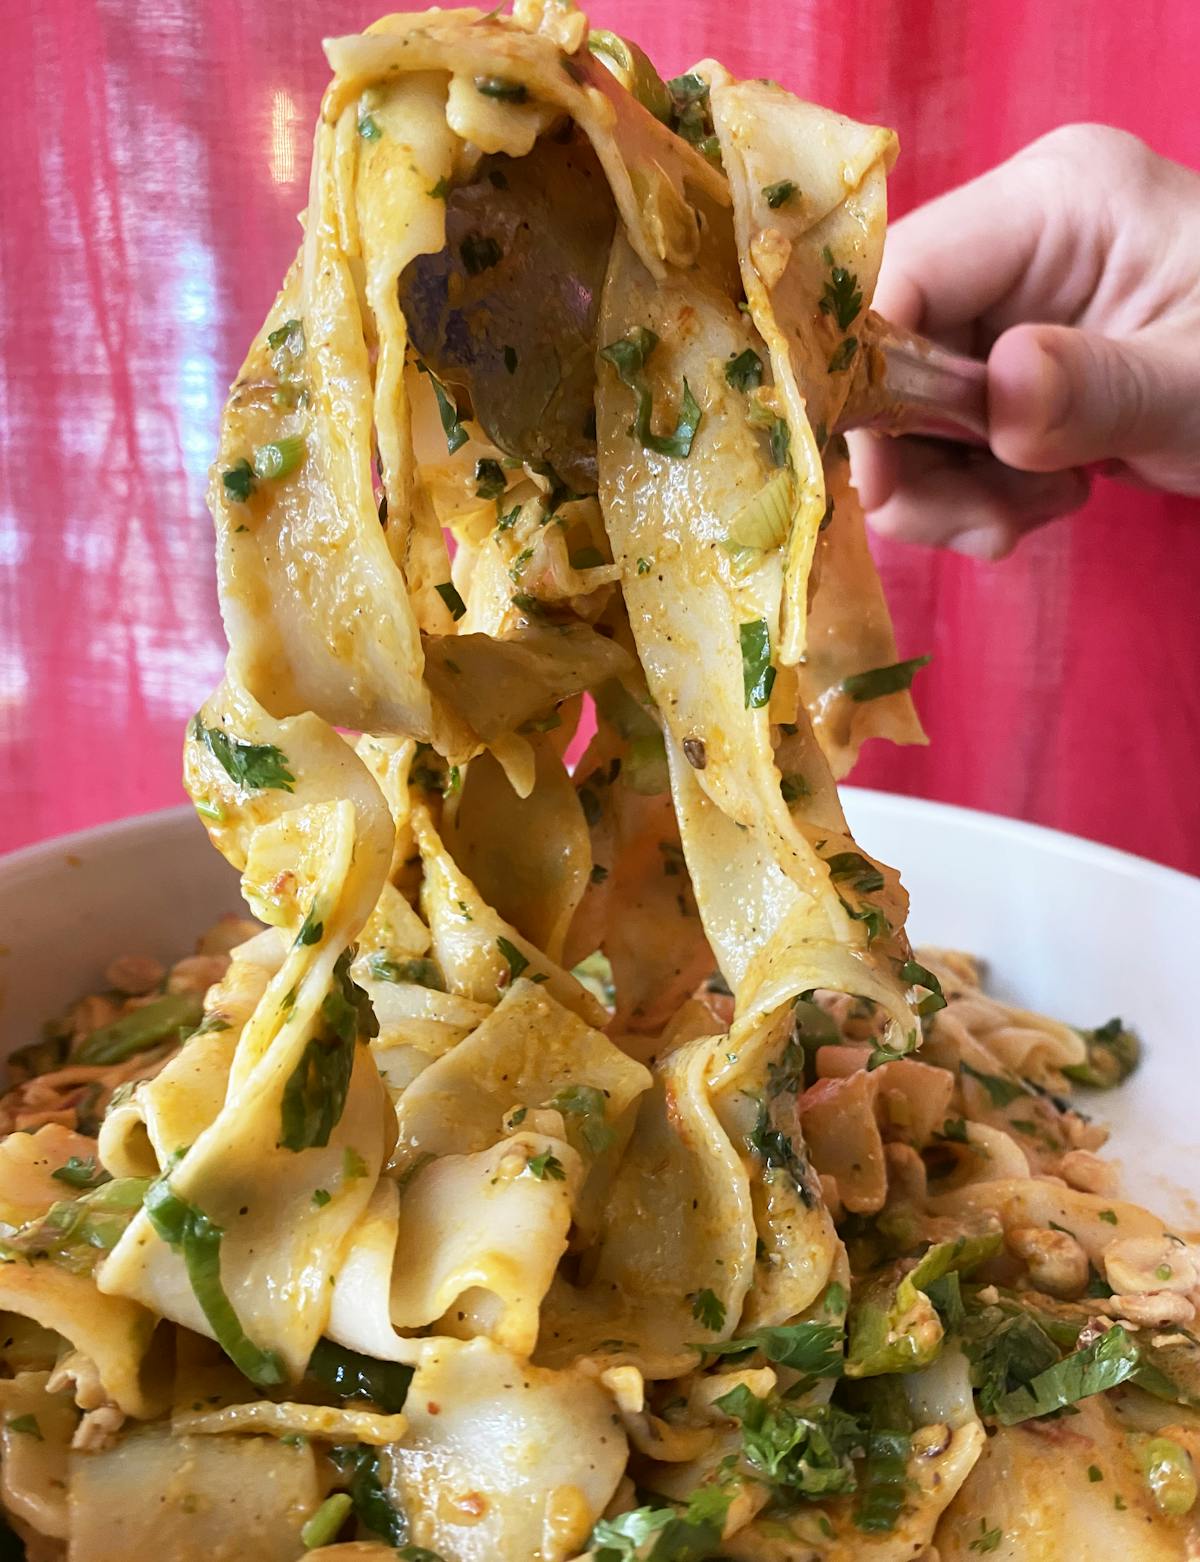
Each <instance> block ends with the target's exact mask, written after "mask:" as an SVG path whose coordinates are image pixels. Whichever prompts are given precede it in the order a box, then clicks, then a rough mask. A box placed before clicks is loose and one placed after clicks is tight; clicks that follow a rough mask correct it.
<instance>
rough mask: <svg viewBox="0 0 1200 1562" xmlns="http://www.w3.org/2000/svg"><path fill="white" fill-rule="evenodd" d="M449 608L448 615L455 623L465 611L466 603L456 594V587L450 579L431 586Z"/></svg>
mask: <svg viewBox="0 0 1200 1562" xmlns="http://www.w3.org/2000/svg"><path fill="white" fill-rule="evenodd" d="M433 589H434V590H435V591H436V592H437V594H438V596H439V597H441V599H442V601H443V602H444V603H445V604H446V606H447V608H449V610H450V617H451V618H452V619H453V620H454V622H455V623H457V622H458V620H459V619H460V618H461V617H462V616H463V614H464V613H465V612H466V611H467V604H466V603H465V602H464V601H463V599H462V598H461V597H460V596H459V594H458V588H457V587H456V586H455V584H454V582H453V581H452V580H443V581H439V582H438V584H437V585H436V586H434V588H433Z"/></svg>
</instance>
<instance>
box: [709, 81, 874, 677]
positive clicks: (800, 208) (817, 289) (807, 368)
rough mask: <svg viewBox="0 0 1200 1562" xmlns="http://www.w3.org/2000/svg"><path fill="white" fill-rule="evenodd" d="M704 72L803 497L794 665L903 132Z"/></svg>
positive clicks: (790, 658)
mask: <svg viewBox="0 0 1200 1562" xmlns="http://www.w3.org/2000/svg"><path fill="white" fill-rule="evenodd" d="M700 69H701V70H702V71H703V72H704V73H705V74H706V76H707V77H708V79H709V80H710V81H711V83H712V88H711V103H712V113H713V128H714V130H715V132H716V135H717V139H718V141H719V143H720V146H721V156H722V161H723V162H724V165H725V167H726V169H727V171H728V173H729V186H730V192H731V194H732V196H733V221H734V231H735V234H736V236H737V242H738V257H739V261H740V264H741V272H742V282H743V285H744V286H745V289H746V299H747V302H748V303H749V306H750V313H751V315H752V317H753V319H754V324H755V326H756V327H757V328H758V331H759V332H760V334H761V336H762V338H763V340H764V341H765V342H766V344H767V347H768V349H769V351H770V355H771V368H772V371H773V374H774V380H775V386H776V388H777V391H778V392H779V393H780V395H781V397H782V402H783V406H781V407H780V409H779V410H780V412H781V413H784V415H785V416H786V418H787V422H788V427H789V429H790V431H791V441H790V445H791V452H792V460H793V462H794V463H795V465H796V467H797V475H798V480H799V487H800V493H801V496H802V498H801V506H800V508H799V510H798V512H797V515H796V517H795V519H794V520H793V524H792V528H791V533H790V536H789V540H788V546H787V559H786V563H785V592H784V601H783V610H782V618H781V624H780V640H779V654H780V660H781V662H782V664H783V665H784V666H791V665H793V664H794V663H796V662H798V661H799V660H800V659H801V657H802V656H803V655H804V651H805V644H806V639H807V602H808V587H809V574H810V572H811V570H812V567H813V556H814V547H815V544H816V540H817V529H818V527H819V525H820V524H821V521H822V518H823V515H824V510H825V488H824V480H823V476H822V472H821V459H820V450H821V447H822V446H823V445H824V444H825V442H826V440H827V439H828V436H829V434H830V433H831V432H832V430H833V427H834V424H835V423H836V421H837V417H838V414H839V413H840V411H841V409H842V407H843V406H844V404H845V401H846V398H847V396H848V395H849V391H850V385H851V379H852V375H851V373H850V372H849V371H850V364H851V363H852V361H853V357H854V354H855V350H856V347H857V345H858V338H857V337H853V338H852V337H850V336H849V334H848V332H849V328H850V327H851V326H852V325H853V324H854V321H855V320H856V319H858V318H859V317H860V316H863V315H864V314H865V310H866V307H867V305H869V304H870V301H871V295H872V293H873V292H874V289H875V280H876V277H877V276H878V274H879V264H880V260H881V258H882V254H883V233H884V227H885V225H886V220H887V206H886V176H887V172H888V169H889V168H890V167H891V166H892V164H893V162H894V161H895V159H896V150H897V144H896V137H895V134H894V133H893V132H892V131H890V130H882V129H879V128H878V127H876V126H872V125H859V124H856V123H855V122H854V121H853V120H849V119H846V118H844V117H843V116H842V115H840V114H834V113H833V112H831V111H830V110H829V109H824V108H820V107H818V106H817V105H815V104H811V103H803V102H801V101H800V100H799V99H798V98H794V97H793V96H792V95H791V94H790V93H788V92H785V91H784V90H783V89H782V88H781V87H778V86H775V85H774V84H772V83H770V82H757V81H743V82H734V81H732V80H731V78H730V77H729V74H728V72H727V71H725V70H724V69H723V68H722V67H721V66H719V65H716V64H715V63H714V62H711V61H707V62H705V64H704V65H703V66H701V67H700ZM783 181H786V183H787V185H788V186H789V187H790V189H789V193H788V194H787V195H786V197H785V198H784V199H783V200H782V201H780V200H778V199H777V198H776V200H775V204H774V205H772V204H771V202H770V201H769V200H768V196H769V195H771V194H772V192H775V193H776V196H777V194H778V192H779V191H780V189H781V186H782V183H783ZM835 265H836V266H838V267H841V268H843V269H844V270H846V271H847V272H851V273H852V274H853V276H854V277H855V279H856V281H857V287H858V292H859V298H858V308H857V309H853V312H851V311H852V307H853V306H852V305H850V304H849V303H845V304H835V305H834V307H830V304H831V300H830V298H829V296H828V294H827V291H826V288H827V284H830V283H831V281H832V272H833V267H834V266H835ZM849 341H853V343H854V346H852V347H850V348H849V349H847V348H846V347H845V346H844V345H843V344H845V343H846V342H849ZM843 358H844V359H845V363H844V364H842V365H841V367H838V365H839V363H840V362H841V359H843Z"/></svg>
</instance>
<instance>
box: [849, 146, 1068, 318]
mask: <svg viewBox="0 0 1200 1562" xmlns="http://www.w3.org/2000/svg"><path fill="white" fill-rule="evenodd" d="M1020 163H1021V159H1020V158H1016V159H1013V160H1012V161H1010V162H1007V163H1002V164H1001V165H1000V166H999V167H998V168H993V169H991V170H989V172H987V173H985V174H983V175H982V176H981V177H980V178H978V179H975V180H972V182H971V183H970V184H966V185H963V186H961V187H960V188H959V189H957V190H950V191H949V192H948V193H947V194H945V195H942V196H939V197H938V199H937V200H934V201H930V202H929V203H928V205H926V206H921V207H918V208H917V210H916V211H913V212H910V213H909V214H908V216H906V217H902V218H901V219H900V220H899V221H898V222H895V223H892V224H891V225H890V226H889V228H888V232H887V239H886V240H885V243H884V250H883V267H882V269H881V271H880V274H879V281H878V283H877V285H876V288H875V296H874V299H873V301H872V307H873V308H874V309H876V310H877V311H878V312H879V313H880V314H881V315H885V316H886V317H887V318H888V319H889V320H894V321H895V322H896V323H897V324H898V325H905V326H908V327H910V328H911V329H912V330H916V331H923V332H924V333H925V334H926V335H928V336H935V337H937V338H938V339H939V340H941V341H944V342H946V343H947V344H949V345H967V344H966V343H963V342H960V341H959V340H956V331H957V328H959V327H964V326H968V325H970V324H972V323H973V322H975V321H976V320H978V319H979V317H980V316H981V315H984V314H985V313H986V312H987V311H988V310H989V309H991V308H992V307H993V306H995V305H996V304H997V303H998V302H999V301H1000V300H1002V299H1003V298H1004V297H1005V296H1006V295H1007V294H1008V293H1009V292H1011V291H1012V289H1013V288H1014V287H1016V286H1017V284H1018V283H1019V282H1020V280H1021V278H1022V277H1023V276H1024V275H1025V274H1026V273H1027V271H1028V270H1029V267H1030V265H1031V263H1032V260H1033V256H1034V251H1035V250H1036V248H1037V243H1038V234H1039V231H1040V230H1041V228H1042V222H1041V208H1040V205H1039V204H1038V203H1037V202H1035V201H1033V200H1031V199H1030V190H1029V185H1028V180H1027V177H1026V175H1025V174H1024V173H1023V172H1022V171H1021V169H1020ZM999 212H1003V213H1004V217H1003V219H1002V220H998V217H997V214H998V213H999Z"/></svg>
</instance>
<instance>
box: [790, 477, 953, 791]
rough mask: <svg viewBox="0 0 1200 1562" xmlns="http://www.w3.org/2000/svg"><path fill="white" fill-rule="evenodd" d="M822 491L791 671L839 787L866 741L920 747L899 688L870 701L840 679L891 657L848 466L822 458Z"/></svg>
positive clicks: (887, 623) (892, 641) (907, 699)
mask: <svg viewBox="0 0 1200 1562" xmlns="http://www.w3.org/2000/svg"><path fill="white" fill-rule="evenodd" d="M825 484H826V493H827V495H828V498H829V501H830V503H831V504H832V505H833V512H832V518H831V520H830V522H829V524H828V526H826V527H825V529H824V530H823V531H822V533H821V536H820V539H819V540H818V542H817V552H816V560H815V563H814V573H815V575H816V578H817V580H818V582H819V585H818V588H817V591H816V593H815V595H814V597H813V602H812V606H811V609H810V611H809V618H808V635H807V639H806V642H805V651H804V660H803V661H802V662H801V663H800V664H799V666H798V667H797V668H796V673H797V676H798V678H799V682H800V693H801V697H802V699H803V701H804V705H805V707H806V709H807V711H808V715H809V719H810V721H811V722H812V726H813V731H814V732H815V733H816V735H817V741H818V742H819V743H820V745H821V748H822V750H823V752H824V754H825V757H826V759H827V760H828V762H829V767H830V769H831V770H832V771H833V774H834V776H835V777H836V778H837V779H838V780H839V781H840V780H841V778H842V777H843V776H845V775H847V774H849V772H850V770H851V769H852V768H853V766H854V762H855V760H856V759H857V758H858V754H859V750H860V749H861V748H862V745H863V744H864V743H865V742H866V740H867V739H868V738H886V739H887V740H888V741H889V742H891V743H926V742H927V741H928V739H927V738H926V737H925V734H924V731H923V730H922V728H921V723H920V720H919V719H918V717H917V712H916V709H915V707H914V705H913V701H912V695H911V694H910V693H909V691H908V690H907V689H900V690H897V691H896V693H894V694H885V695H882V696H881V697H880V698H878V699H873V700H855V699H853V698H851V696H850V695H848V694H847V693H846V690H845V688H844V681H845V679H847V678H849V677H851V676H853V675H854V674H855V673H864V672H870V671H871V670H872V669H873V668H876V667H890V666H892V665H893V664H894V663H895V661H896V659H897V651H896V637H895V634H894V633H893V630H892V619H891V615H890V613H889V612H888V610H887V603H886V602H885V601H884V598H883V587H882V585H881V583H880V580H879V575H878V572H877V571H876V569H875V564H874V561H873V559H872V558H871V552H870V549H869V547H868V546H867V523H866V517H865V516H864V514H863V508H862V504H861V502H860V500H859V497H858V494H857V493H856V492H855V490H854V488H853V486H852V484H851V482H850V464H849V462H848V461H847V460H846V459H845V458H844V457H841V456H837V455H832V454H831V455H827V456H826V460H825Z"/></svg>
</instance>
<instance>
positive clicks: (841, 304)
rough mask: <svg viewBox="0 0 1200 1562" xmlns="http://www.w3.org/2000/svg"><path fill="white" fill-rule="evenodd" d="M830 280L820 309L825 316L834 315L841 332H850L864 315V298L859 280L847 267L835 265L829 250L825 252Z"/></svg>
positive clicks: (822, 297)
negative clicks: (862, 314) (861, 315)
mask: <svg viewBox="0 0 1200 1562" xmlns="http://www.w3.org/2000/svg"><path fill="white" fill-rule="evenodd" d="M825 261H826V264H827V265H828V266H829V276H830V280H829V281H828V282H826V284H825V290H824V292H823V293H822V295H821V303H820V309H821V313H822V314H823V315H832V316H833V318H834V320H835V321H836V322H837V328H838V330H839V331H848V330H849V329H850V327H851V326H852V325H853V324H854V322H855V321H856V320H857V319H858V317H859V315H860V314H861V313H862V306H863V296H862V292H861V291H860V289H859V286H858V278H857V277H856V276H855V275H854V273H853V271H847V270H846V268H845V266H838V265H835V264H834V260H833V256H832V254H831V253H830V251H829V249H828V248H826V250H825Z"/></svg>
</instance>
